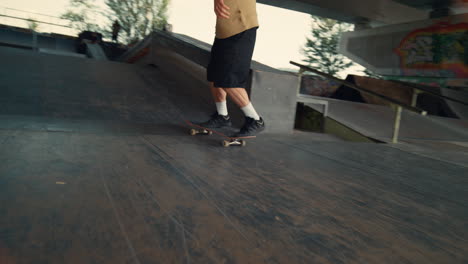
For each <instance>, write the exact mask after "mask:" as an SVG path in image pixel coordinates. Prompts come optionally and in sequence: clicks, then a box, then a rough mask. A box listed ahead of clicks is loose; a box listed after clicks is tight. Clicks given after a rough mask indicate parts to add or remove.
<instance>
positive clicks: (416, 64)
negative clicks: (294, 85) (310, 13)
mask: <svg viewBox="0 0 468 264" xmlns="http://www.w3.org/2000/svg"><path fill="white" fill-rule="evenodd" d="M467 31H468V15H467V14H465V15H457V16H452V17H447V18H443V19H432V20H424V21H419V22H414V23H406V24H399V25H392V26H385V27H380V28H376V29H367V30H360V31H355V32H347V33H344V34H343V36H342V38H341V43H340V53H342V54H344V55H346V56H347V57H349V58H351V59H352V60H354V61H355V62H357V63H359V64H361V65H363V66H364V67H366V68H369V69H370V70H372V71H374V72H375V73H378V74H381V75H393V76H420V77H421V76H427V77H443V78H468V65H467V62H466V52H468V50H467V47H466V41H467V40H466V32H467Z"/></svg>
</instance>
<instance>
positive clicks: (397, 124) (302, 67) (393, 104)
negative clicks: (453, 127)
mask: <svg viewBox="0 0 468 264" xmlns="http://www.w3.org/2000/svg"><path fill="white" fill-rule="evenodd" d="M289 63H291V64H292V65H295V66H297V67H299V78H300V79H299V80H302V74H303V73H304V72H312V73H315V74H317V75H320V76H323V77H325V78H327V79H330V80H333V81H335V82H337V83H341V84H342V85H345V86H347V87H349V88H352V89H354V90H357V91H359V92H362V93H365V94H368V95H372V96H375V97H377V98H379V99H382V100H384V101H386V102H389V103H390V106H391V107H393V108H395V116H394V125H393V136H392V143H398V136H399V132H400V123H401V114H402V111H403V108H404V109H406V110H409V111H412V112H416V113H418V114H421V115H427V112H426V111H424V110H423V109H420V108H418V107H416V106H411V105H408V104H405V103H403V102H400V101H398V100H395V99H393V98H390V97H387V96H385V95H382V94H379V93H376V92H374V91H371V90H368V89H365V88H362V87H359V86H357V85H355V84H353V83H350V82H348V81H345V80H342V79H339V78H336V77H335V76H333V75H330V74H327V73H324V72H321V71H318V70H315V69H313V68H311V67H309V66H306V65H302V64H299V63H297V62H294V61H290V62H289ZM299 83H300V81H299ZM299 85H300V84H299Z"/></svg>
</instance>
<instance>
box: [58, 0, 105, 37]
mask: <svg viewBox="0 0 468 264" xmlns="http://www.w3.org/2000/svg"><path fill="white" fill-rule="evenodd" d="M70 6H71V8H72V9H71V10H68V11H67V12H65V13H64V14H63V15H61V16H60V18H62V19H65V20H68V21H70V26H71V27H72V28H74V29H76V30H78V31H84V30H88V31H101V27H99V25H98V24H97V23H95V22H94V20H93V17H96V15H98V16H99V15H100V12H99V11H98V13H96V10H99V8H98V7H97V6H96V5H94V4H93V2H92V1H90V0H70Z"/></svg>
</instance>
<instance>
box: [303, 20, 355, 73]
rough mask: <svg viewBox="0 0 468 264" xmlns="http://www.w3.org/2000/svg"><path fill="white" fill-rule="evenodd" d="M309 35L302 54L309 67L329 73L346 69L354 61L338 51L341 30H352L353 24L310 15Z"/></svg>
mask: <svg viewBox="0 0 468 264" xmlns="http://www.w3.org/2000/svg"><path fill="white" fill-rule="evenodd" d="M311 18H312V31H311V37H310V38H307V42H306V46H305V47H304V49H303V54H304V55H305V56H306V59H305V60H304V62H306V63H308V65H309V66H310V67H313V68H316V69H318V70H320V71H323V72H325V73H328V74H331V75H335V76H336V75H337V73H338V72H340V71H343V70H346V69H348V68H349V67H351V66H353V65H354V63H353V62H352V61H351V60H349V59H348V58H346V57H345V56H343V55H341V54H339V53H338V44H339V40H340V34H341V33H342V32H346V31H350V30H353V27H354V26H353V25H351V24H347V23H344V22H339V21H336V20H333V19H328V18H319V17H315V16H312V17H311Z"/></svg>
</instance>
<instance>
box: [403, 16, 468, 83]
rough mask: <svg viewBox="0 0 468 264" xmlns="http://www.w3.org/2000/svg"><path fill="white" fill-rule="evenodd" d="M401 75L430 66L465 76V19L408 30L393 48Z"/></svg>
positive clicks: (467, 60) (467, 42)
mask: <svg viewBox="0 0 468 264" xmlns="http://www.w3.org/2000/svg"><path fill="white" fill-rule="evenodd" d="M396 53H397V54H398V56H399V57H400V63H401V68H402V70H403V74H404V75H407V76H408V75H412V76H416V75H419V74H418V73H420V72H422V71H424V72H425V73H426V74H424V75H427V72H428V71H431V70H433V72H434V74H435V75H437V73H440V72H441V71H443V72H444V75H446V76H447V75H448V76H451V77H452V78H468V23H459V24H450V23H447V22H441V23H438V24H435V25H433V26H431V27H428V28H423V29H418V30H416V31H413V32H411V33H410V34H408V35H407V36H406V37H405V38H404V39H403V40H402V41H401V43H400V46H399V47H398V48H397V49H396Z"/></svg>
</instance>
